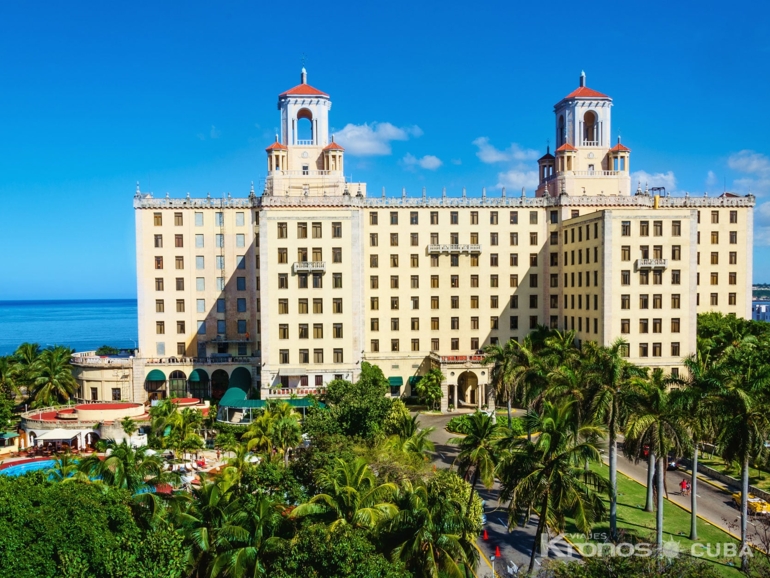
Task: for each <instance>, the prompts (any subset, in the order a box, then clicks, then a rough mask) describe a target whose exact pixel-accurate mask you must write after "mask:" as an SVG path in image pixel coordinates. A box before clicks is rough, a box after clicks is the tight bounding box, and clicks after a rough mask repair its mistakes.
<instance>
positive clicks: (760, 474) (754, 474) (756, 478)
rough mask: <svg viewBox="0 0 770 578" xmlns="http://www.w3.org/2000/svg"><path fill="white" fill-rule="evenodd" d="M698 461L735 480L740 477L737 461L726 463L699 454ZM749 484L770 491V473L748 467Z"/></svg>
mask: <svg viewBox="0 0 770 578" xmlns="http://www.w3.org/2000/svg"><path fill="white" fill-rule="evenodd" d="M704 457H705V459H704ZM698 461H699V462H700V463H701V464H703V465H704V466H708V467H709V468H711V469H714V470H716V471H718V472H719V473H721V474H725V475H726V476H732V477H733V478H735V479H736V480H740V479H741V467H740V466H739V465H738V464H737V463H732V464H729V465H727V464H725V462H724V460H723V459H722V458H719V457H713V458H709V457H708V456H701V457H699V458H698ZM749 484H751V485H752V486H755V487H757V488H759V489H760V490H766V491H768V492H770V474H768V473H767V471H765V470H759V469H757V468H752V467H749Z"/></svg>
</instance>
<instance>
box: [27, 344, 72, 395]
mask: <svg viewBox="0 0 770 578" xmlns="http://www.w3.org/2000/svg"><path fill="white" fill-rule="evenodd" d="M71 355H72V351H71V350H70V349H69V348H67V347H60V346H57V347H54V348H53V349H45V350H43V352H42V353H41V354H40V356H39V357H38V359H37V361H36V362H35V364H34V366H32V370H31V376H30V378H31V385H32V389H33V390H34V397H35V403H36V404H37V405H53V404H55V403H58V402H61V401H67V400H69V399H70V397H72V396H73V395H74V394H75V392H76V391H77V388H78V384H77V382H76V381H75V378H74V377H73V375H72V368H71V367H70V357H71Z"/></svg>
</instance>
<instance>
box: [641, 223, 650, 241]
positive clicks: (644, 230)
mask: <svg viewBox="0 0 770 578" xmlns="http://www.w3.org/2000/svg"><path fill="white" fill-rule="evenodd" d="M639 236H640V237H649V236H650V222H649V221H639Z"/></svg>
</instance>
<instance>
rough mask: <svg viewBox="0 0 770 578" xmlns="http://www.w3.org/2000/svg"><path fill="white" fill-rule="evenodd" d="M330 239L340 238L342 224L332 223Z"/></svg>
mask: <svg viewBox="0 0 770 578" xmlns="http://www.w3.org/2000/svg"><path fill="white" fill-rule="evenodd" d="M332 238H334V239H341V238H342V223H337V222H334V223H332Z"/></svg>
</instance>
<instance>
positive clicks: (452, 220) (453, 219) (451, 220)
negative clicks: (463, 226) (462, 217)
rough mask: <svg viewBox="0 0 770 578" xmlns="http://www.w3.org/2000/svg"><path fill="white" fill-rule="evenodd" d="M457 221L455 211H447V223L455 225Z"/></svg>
mask: <svg viewBox="0 0 770 578" xmlns="http://www.w3.org/2000/svg"><path fill="white" fill-rule="evenodd" d="M458 223H459V217H458V213H457V211H451V212H450V213H449V224H450V225H457V224H458Z"/></svg>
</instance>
